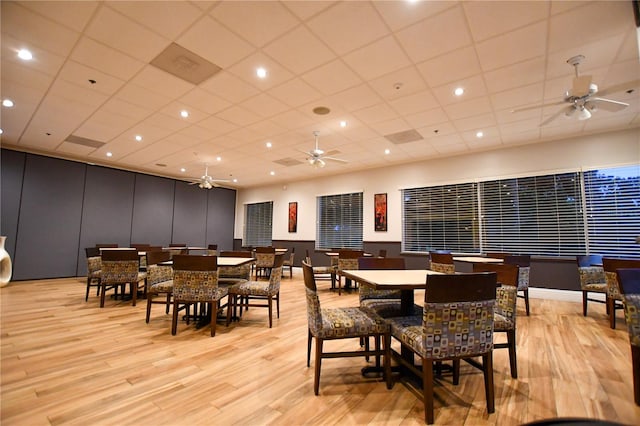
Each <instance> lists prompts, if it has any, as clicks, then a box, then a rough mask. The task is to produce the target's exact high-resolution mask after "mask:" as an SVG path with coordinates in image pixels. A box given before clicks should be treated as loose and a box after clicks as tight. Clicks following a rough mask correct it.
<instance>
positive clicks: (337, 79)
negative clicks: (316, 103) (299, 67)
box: [302, 60, 362, 95]
mask: <svg viewBox="0 0 640 426" xmlns="http://www.w3.org/2000/svg"><path fill="white" fill-rule="evenodd" d="M302 79H303V80H304V81H306V82H307V83H309V84H310V85H311V86H312V87H313V88H315V89H316V90H318V91H319V92H321V93H323V94H325V95H331V94H333V93H336V92H339V91H341V90H345V89H347V88H349V87H352V86H355V85H358V84H361V83H362V80H361V79H360V78H359V77H358V76H357V75H356V74H355V73H354V72H353V71H351V69H349V67H347V66H346V65H345V64H344V62H342V61H340V60H336V61H333V62H330V63H328V64H326V65H323V66H321V67H318V68H316V69H314V70H313V71H309V72H308V73H306V74H303V75H302Z"/></svg>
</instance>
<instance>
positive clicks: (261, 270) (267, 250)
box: [255, 247, 282, 280]
mask: <svg viewBox="0 0 640 426" xmlns="http://www.w3.org/2000/svg"><path fill="white" fill-rule="evenodd" d="M255 253H256V264H255V270H256V274H255V279H256V280H257V279H258V277H259V276H265V277H269V275H270V273H271V268H273V262H274V261H275V260H276V249H275V247H256V251H255ZM280 257H282V256H280Z"/></svg>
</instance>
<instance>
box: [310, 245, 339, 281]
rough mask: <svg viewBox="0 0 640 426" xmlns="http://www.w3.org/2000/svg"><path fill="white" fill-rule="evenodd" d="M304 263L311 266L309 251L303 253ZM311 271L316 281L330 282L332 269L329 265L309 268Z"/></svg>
mask: <svg viewBox="0 0 640 426" xmlns="http://www.w3.org/2000/svg"><path fill="white" fill-rule="evenodd" d="M304 261H305V262H306V263H307V265H311V256H309V250H308V249H307V250H306V251H305V257H304ZM311 268H312V269H313V276H314V278H315V279H316V281H318V280H331V275H332V274H333V272H334V269H335V268H334V267H333V266H331V265H328V266H311Z"/></svg>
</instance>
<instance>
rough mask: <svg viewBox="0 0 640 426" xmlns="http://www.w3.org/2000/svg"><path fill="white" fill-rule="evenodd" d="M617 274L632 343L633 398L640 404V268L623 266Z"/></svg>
mask: <svg viewBox="0 0 640 426" xmlns="http://www.w3.org/2000/svg"><path fill="white" fill-rule="evenodd" d="M616 274H617V279H618V284H620V293H622V298H623V301H624V316H625V319H626V321H627V329H628V331H629V343H630V345H631V366H632V370H633V399H634V401H635V403H636V405H638V406H640V268H629V269H624V268H622V269H618V270H617V272H616Z"/></svg>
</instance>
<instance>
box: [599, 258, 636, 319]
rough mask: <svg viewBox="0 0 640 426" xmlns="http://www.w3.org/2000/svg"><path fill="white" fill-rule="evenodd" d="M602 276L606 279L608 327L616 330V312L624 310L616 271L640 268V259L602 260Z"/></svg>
mask: <svg viewBox="0 0 640 426" xmlns="http://www.w3.org/2000/svg"><path fill="white" fill-rule="evenodd" d="M602 267H603V268H604V276H605V278H606V279H607V313H608V314H609V326H610V327H611V328H616V310H619V309H624V306H623V304H622V294H621V293H620V285H619V283H618V276H617V275H616V271H617V270H618V269H621V268H625V269H627V268H640V259H613V258H609V257H603V258H602Z"/></svg>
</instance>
